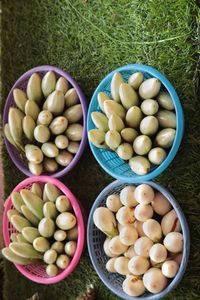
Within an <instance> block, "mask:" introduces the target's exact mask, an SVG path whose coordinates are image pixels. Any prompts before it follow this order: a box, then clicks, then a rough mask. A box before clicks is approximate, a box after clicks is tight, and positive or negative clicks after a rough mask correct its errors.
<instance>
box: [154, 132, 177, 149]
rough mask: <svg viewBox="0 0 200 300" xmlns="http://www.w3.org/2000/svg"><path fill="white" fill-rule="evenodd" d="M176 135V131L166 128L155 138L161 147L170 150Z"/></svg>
mask: <svg viewBox="0 0 200 300" xmlns="http://www.w3.org/2000/svg"><path fill="white" fill-rule="evenodd" d="M175 135H176V130H175V129H173V128H165V129H163V130H161V131H159V132H158V134H157V135H156V138H155V143H156V145H158V146H160V147H163V148H169V147H171V146H172V144H173V142H174V138H175Z"/></svg>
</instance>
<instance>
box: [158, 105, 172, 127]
mask: <svg viewBox="0 0 200 300" xmlns="http://www.w3.org/2000/svg"><path fill="white" fill-rule="evenodd" d="M156 117H157V119H158V122H159V125H160V127H163V128H174V129H175V128H176V114H175V113H174V112H172V111H169V110H159V112H158V113H157V114H156Z"/></svg>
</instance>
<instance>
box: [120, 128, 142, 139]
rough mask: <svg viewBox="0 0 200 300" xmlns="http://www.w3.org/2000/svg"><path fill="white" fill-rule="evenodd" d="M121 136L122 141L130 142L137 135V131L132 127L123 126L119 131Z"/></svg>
mask: <svg viewBox="0 0 200 300" xmlns="http://www.w3.org/2000/svg"><path fill="white" fill-rule="evenodd" d="M121 136H122V138H123V139H124V141H126V142H129V143H132V142H133V141H134V139H135V138H136V137H137V136H138V132H137V130H135V129H134V128H124V129H122V131H121Z"/></svg>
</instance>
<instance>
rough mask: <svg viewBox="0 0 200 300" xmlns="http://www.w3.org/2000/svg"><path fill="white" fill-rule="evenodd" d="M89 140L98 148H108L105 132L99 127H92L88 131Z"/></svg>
mask: <svg viewBox="0 0 200 300" xmlns="http://www.w3.org/2000/svg"><path fill="white" fill-rule="evenodd" d="M88 139H89V141H90V142H91V143H92V144H93V145H95V146H96V147H98V148H107V146H106V144H105V132H104V131H102V130H99V129H91V130H90V131H89V132H88Z"/></svg>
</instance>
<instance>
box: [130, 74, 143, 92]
mask: <svg viewBox="0 0 200 300" xmlns="http://www.w3.org/2000/svg"><path fill="white" fill-rule="evenodd" d="M143 80H144V75H143V74H142V73H141V72H135V73H133V74H132V75H131V76H130V77H129V79H128V83H129V84H130V85H131V86H132V87H133V88H134V89H135V90H137V89H138V88H139V86H140V85H141V84H142V82H143Z"/></svg>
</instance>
